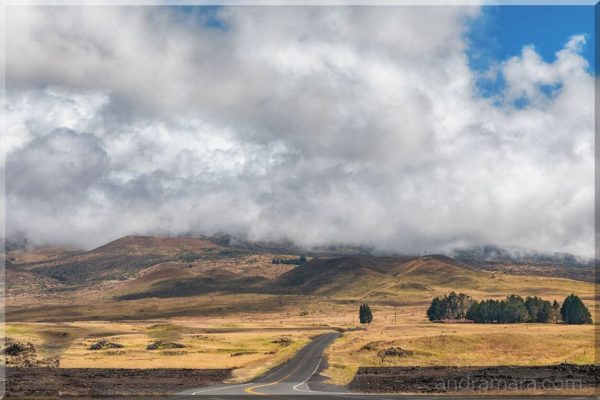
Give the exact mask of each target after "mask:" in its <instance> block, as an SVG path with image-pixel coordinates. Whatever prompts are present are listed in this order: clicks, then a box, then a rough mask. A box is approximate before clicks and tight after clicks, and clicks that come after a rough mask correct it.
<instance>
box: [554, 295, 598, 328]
mask: <svg viewBox="0 0 600 400" xmlns="http://www.w3.org/2000/svg"><path fill="white" fill-rule="evenodd" d="M560 315H561V316H562V320H563V321H564V323H565V324H591V323H592V315H591V314H590V310H588V308H587V307H586V306H585V304H583V302H582V301H581V299H580V298H579V296H577V295H575V294H572V293H571V295H570V296H567V298H566V299H565V301H564V302H563V305H562V307H561V309H560Z"/></svg>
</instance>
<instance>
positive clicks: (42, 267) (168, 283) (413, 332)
mask: <svg viewBox="0 0 600 400" xmlns="http://www.w3.org/2000/svg"><path fill="white" fill-rule="evenodd" d="M138 253H139V254H138ZM53 254H54V253H52V257H54V255H53ZM117 256H118V257H120V258H119V259H118V260H117V261H119V262H118V263H117V262H116V261H115V260H116V259H115V257H117ZM138 256H141V257H142V258H140V257H138ZM150 256H152V257H155V256H156V257H158V259H160V262H158V263H155V264H153V265H151V266H146V264H145V262H146V261H147V260H146V259H147V258H148V257H150ZM20 257H21V256H20ZM36 257H38V258H39V257H40V256H39V255H36ZM48 257H49V260H48V261H46V262H43V263H38V264H31V265H29V264H28V265H25V264H23V265H20V266H18V268H17V267H14V268H15V269H13V270H11V271H10V273H7V282H8V284H7V285H8V287H9V288H10V289H11V290H9V291H8V292H7V293H8V296H7V298H6V321H7V326H6V335H7V336H9V337H11V338H14V339H16V340H20V341H24V342H33V343H34V344H35V346H36V348H37V349H38V354H37V356H38V357H40V358H52V357H54V358H58V359H59V363H60V366H61V367H63V368H69V367H70V368H88V367H93V368H234V373H233V379H234V380H236V381H242V380H245V379H250V378H251V377H253V376H256V375H259V374H260V373H262V372H264V371H266V370H267V369H269V368H270V367H272V366H274V365H276V364H278V363H281V362H283V361H285V360H286V359H288V358H289V357H291V356H292V355H293V354H294V353H295V352H296V351H297V350H298V349H299V348H300V347H301V346H303V345H304V344H305V343H307V341H308V340H310V337H312V336H314V335H317V334H319V333H323V332H325V331H331V330H333V329H338V330H344V331H345V332H344V334H343V336H342V337H340V338H339V339H338V340H336V341H335V342H334V343H333V345H332V346H331V347H330V348H329V349H328V350H327V352H326V355H327V357H328V368H327V369H326V370H325V371H324V374H325V375H326V376H328V377H329V378H330V381H331V382H334V383H338V384H344V383H347V382H349V381H350V380H351V379H352V376H353V375H354V373H355V371H356V369H357V368H358V367H359V366H363V367H368V366H431V365H449V366H485V365H546V364H558V363H561V362H569V363H575V364H590V363H594V361H595V358H594V356H595V353H594V351H595V349H594V329H595V325H592V326H590V325H588V326H568V325H553V324H543V325H539V324H513V325H496V324H488V325H483V324H433V323H429V322H428V321H427V319H426V317H425V311H426V309H427V307H428V305H429V304H430V302H431V299H432V298H433V297H436V296H440V295H443V294H447V293H449V292H450V291H456V292H464V293H466V294H468V295H470V296H472V297H473V298H474V299H475V300H482V299H488V298H493V299H501V298H504V297H506V296H507V295H510V294H518V295H520V296H523V297H525V296H540V297H542V298H544V299H545V300H550V301H553V300H558V301H559V302H562V301H563V300H564V298H565V297H566V296H567V295H569V294H571V293H576V294H577V295H579V296H580V297H581V299H582V300H583V301H584V303H585V304H586V305H587V306H588V307H589V308H590V311H591V312H592V315H593V316H595V315H597V302H598V297H597V295H596V293H597V289H598V285H594V284H592V283H590V282H583V281H575V280H569V279H564V278H551V277H542V276H528V275H520V276H515V275H508V274H505V273H501V272H490V271H478V270H473V269H470V268H467V267H465V266H464V265H461V264H459V263H457V262H456V261H454V260H451V259H448V258H447V257H415V258H393V257H388V258H378V257H358V258H353V257H340V258H332V259H317V260H313V261H311V262H309V263H308V264H306V265H303V266H300V267H294V266H290V265H281V264H278V265H274V264H272V263H271V260H272V257H273V255H272V254H265V253H263V254H252V253H249V252H236V251H232V250H229V249H225V248H222V247H220V246H217V245H211V244H210V243H205V242H204V241H194V240H191V241H188V240H186V241H183V242H179V241H175V242H173V241H168V240H167V241H165V240H158V241H157V240H154V239H152V238H138V237H130V238H125V239H123V240H121V241H120V242H119V241H117V242H113V243H111V244H109V245H106V246H103V247H101V248H99V249H96V250H94V251H91V252H88V253H85V254H83V255H81V254H76V255H74V256H72V257H70V258H67V259H65V260H58V261H57V260H54V259H53V258H52V257H50V256H48ZM144 257H145V258H144ZM15 260H16V258H15ZM153 260H154V259H153ZM165 260H166V261H165ZM148 262H150V261H148ZM152 262H154V261H152ZM86 263H87V264H86ZM73 270H77V271H78V274H79V275H73V277H75V278H77V279H75V278H73V277H72V278H73V279H71V281H70V283H69V282H68V284H67V283H64V282H62V281H59V280H58V278H61V277H63V275H65V274H66V275H69V274H71V272H72V271H73ZM96 270H97V271H100V272H102V273H101V274H100V277H101V278H102V279H100V278H97V277H96V276H95V275H93V274H91V272H90V271H92V272H93V271H96ZM66 275H65V276H66ZM69 276H71V275H69ZM90 276H93V277H94V279H96V280H94V281H93V282H92V281H90V279H91V278H90ZM15 278H18V279H15ZM11 279H12V280H11ZM117 279H120V280H117ZM51 280H56V282H54V281H52V282H51ZM53 282H54V283H53ZM11 285H12V286H11ZM32 287H35V288H38V289H36V290H30V289H31V288H32ZM363 302H367V303H369V305H370V307H371V309H372V311H373V315H374V320H373V323H372V324H371V325H370V326H368V327H366V329H360V328H363V327H359V329H358V330H348V329H353V328H357V325H359V324H358V308H359V305H360V304H361V303H363ZM595 321H596V322H597V320H596V319H595ZM282 338H285V339H286V340H287V339H289V340H290V342H289V343H285V344H282V343H283V342H281V340H280V339H282ZM101 339H106V340H107V341H109V342H111V343H117V344H119V345H122V346H123V347H119V348H108V349H104V350H90V349H89V347H90V346H91V345H92V344H94V343H97V342H98V341H99V340H101ZM161 340H162V341H166V342H173V343H177V344H180V345H182V346H183V347H179V348H171V349H168V348H167V349H159V350H148V349H147V346H148V345H149V344H151V343H153V342H156V341H161ZM278 341H279V342H278ZM390 348H396V349H398V348H400V349H401V350H402V352H401V354H400V355H394V356H382V355H381V354H383V353H382V352H384V351H385V350H387V349H390Z"/></svg>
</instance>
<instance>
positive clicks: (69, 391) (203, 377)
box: [5, 367, 231, 399]
mask: <svg viewBox="0 0 600 400" xmlns="http://www.w3.org/2000/svg"><path fill="white" fill-rule="evenodd" d="M230 377H231V369H208V370H207V369H205V370H202V369H167V368H164V369H105V368H93V369H92V368H10V367H9V368H6V381H5V382H6V394H7V398H22V399H29V398H31V397H33V396H35V397H43V398H59V397H60V398H62V397H63V396H77V397H81V396H96V395H102V396H161V395H170V394H175V393H178V392H181V391H183V390H186V389H192V388H197V387H202V386H207V385H212V384H216V383H221V382H223V381H224V380H225V379H228V378H230Z"/></svg>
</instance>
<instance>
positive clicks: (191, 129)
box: [5, 7, 594, 255]
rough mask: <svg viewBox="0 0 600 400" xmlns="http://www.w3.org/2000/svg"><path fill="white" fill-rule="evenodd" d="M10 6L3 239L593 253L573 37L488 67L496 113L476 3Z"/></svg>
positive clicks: (579, 41) (582, 89) (586, 138)
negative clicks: (209, 10) (482, 66)
mask: <svg viewBox="0 0 600 400" xmlns="http://www.w3.org/2000/svg"><path fill="white" fill-rule="evenodd" d="M8 12H9V13H10V14H11V15H10V17H9V18H7V79H8V82H9V85H8V89H9V90H8V92H9V93H8V100H9V101H8V118H9V120H8V121H9V135H8V140H6V141H5V146H6V152H7V153H8V158H9V163H8V171H7V179H8V185H7V189H8V194H7V199H8V204H7V207H8V208H7V232H8V233H9V234H11V233H12V234H14V233H17V232H24V233H26V234H27V235H29V236H30V237H32V238H35V239H36V240H39V241H49V240H50V241H68V242H73V243H76V244H82V245H85V246H94V245H98V244H101V243H102V242H104V241H106V240H109V239H112V238H114V237H116V236H119V235H124V234H128V233H133V232H138V233H152V232H162V233H179V232H187V231H198V232H215V231H228V232H232V233H237V234H246V235H248V236H250V237H251V238H263V239H275V238H282V237H286V238H290V239H292V240H296V241H298V242H300V243H302V244H308V245H312V244H321V243H329V242H349V243H363V244H369V245H375V246H376V247H379V248H380V249H382V250H396V251H405V252H407V251H408V252H418V251H423V250H429V251H437V250H447V249H449V248H451V247H453V246H456V245H465V244H479V243H488V242H492V243H496V244H500V245H510V244H519V245H525V246H529V247H532V248H536V249H541V250H552V251H554V250H556V251H572V252H575V253H578V254H583V255H592V254H593V247H594V242H593V215H594V214H593V210H594V198H593V189H594V186H593V185H594V182H593V179H594V160H593V126H594V125H593V123H594V120H593V78H592V77H591V75H590V74H589V72H588V69H587V68H588V66H587V64H586V62H585V60H584V59H583V58H582V56H581V55H580V49H581V46H584V45H585V44H584V39H583V38H582V37H579V36H576V37H573V38H572V39H571V40H570V41H569V42H568V44H567V45H566V46H565V48H564V49H562V50H561V51H560V52H558V53H557V58H556V60H555V61H554V62H551V63H548V62H545V61H544V60H543V59H541V58H540V56H539V55H538V54H537V53H536V51H535V48H533V47H526V48H524V49H523V52H522V53H521V54H520V55H517V56H515V57H514V58H511V59H509V60H505V61H503V62H501V63H499V64H498V66H497V73H500V74H502V75H503V76H504V78H505V80H506V83H507V85H506V88H505V90H504V91H503V92H502V93H501V95H500V99H501V101H500V103H499V104H494V103H493V101H492V99H486V98H482V97H480V96H478V95H477V90H476V88H475V79H476V76H475V74H474V73H473V72H472V71H471V70H470V69H469V67H468V63H467V56H466V54H465V50H466V44H465V40H464V35H463V34H464V31H465V29H466V21H468V19H469V18H473V17H474V16H476V15H477V13H478V10H477V9H474V8H465V7H423V8H420V7H397V8H394V7H360V8H353V7H339V8H336V7H333V8H332V7H312V8H311V7H231V8H224V9H223V10H222V11H221V12H220V17H221V18H222V21H223V26H224V29H219V28H215V27H211V26H206V25H204V24H202V23H200V22H201V20H202V18H203V16H202V15H196V14H187V15H184V14H182V13H180V12H177V11H173V10H172V9H169V8H151V7H136V8H124V7H121V8H118V7H100V8H98V7H83V8H75V7H69V8H58V7H52V8H34V7H24V8H18V7H14V8H11V9H10V10H9V11H8ZM548 85H550V86H551V87H552V88H553V91H549V90H548V88H547V87H546V86H548ZM523 97H526V98H527V100H528V103H527V105H526V106H525V107H523V108H517V107H515V106H514V102H515V100H518V99H520V98H523ZM65 129H70V130H69V131H66V130H65ZM59 139H60V140H59ZM83 142H85V143H86V144H85V145H84V144H83ZM88 142H89V143H88ZM75 143H77V145H75ZM63 145H64V149H67V150H64V149H63V148H62V147H61V146H63ZM74 146H80V147H81V151H79V150H78V151H76V152H74V151H73V150H72V149H75V148H77V149H79V148H80V147H74ZM68 149H71V150H68ZM35 160H37V161H35ZM65 165H69V166H70V167H71V169H72V170H69V171H68V173H63V174H61V176H60V179H59V180H58V181H57V182H55V183H54V182H53V180H52V179H51V176H52V175H53V174H59V173H60V171H58V170H61V171H62V168H63V167H64V166H65ZM57 169H58V170H57ZM82 180H83V182H84V183H82ZM74 188H80V190H79V192H80V193H76V194H71V193H72V192H73V191H75V192H78V191H77V190H74ZM48 193H50V195H49V194H48ZM83 194H85V196H84V195H83ZM41 196H43V198H45V199H46V200H45V203H46V204H45V205H44V206H43V207H38V204H39V203H37V202H39V199H40V198H41ZM65 199H67V200H65ZM57 225H59V226H60V227H61V228H60V229H56V228H55V227H56V226H57ZM51 227H52V228H51Z"/></svg>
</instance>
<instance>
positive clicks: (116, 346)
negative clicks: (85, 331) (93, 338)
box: [89, 339, 124, 350]
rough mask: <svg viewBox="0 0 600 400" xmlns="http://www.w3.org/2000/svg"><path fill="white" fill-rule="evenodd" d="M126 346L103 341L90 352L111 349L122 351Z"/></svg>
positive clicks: (96, 344) (92, 346) (91, 348)
mask: <svg viewBox="0 0 600 400" xmlns="http://www.w3.org/2000/svg"><path fill="white" fill-rule="evenodd" d="M123 347H124V346H123V345H122V344H119V343H114V342H109V341H108V339H101V340H99V341H98V342H96V343H94V344H92V345H91V346H90V347H89V349H90V350H109V349H122V348H123Z"/></svg>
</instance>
